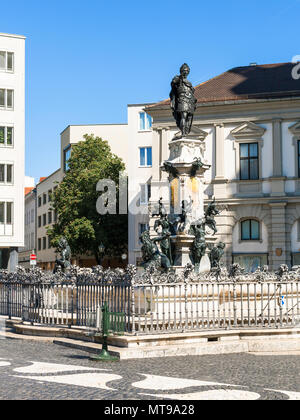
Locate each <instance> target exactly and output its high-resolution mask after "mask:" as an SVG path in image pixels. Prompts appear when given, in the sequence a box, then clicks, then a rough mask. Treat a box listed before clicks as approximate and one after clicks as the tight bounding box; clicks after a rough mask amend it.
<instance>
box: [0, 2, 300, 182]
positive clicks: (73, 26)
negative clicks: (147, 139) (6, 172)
mask: <svg viewBox="0 0 300 420" xmlns="http://www.w3.org/2000/svg"><path fill="white" fill-rule="evenodd" d="M1 14H2V16H5V19H1V28H0V32H8V33H17V34H22V35H26V36H27V38H28V39H27V68H26V98H27V99H26V101H27V102H26V103H27V109H26V126H27V128H26V174H27V175H29V176H33V177H35V178H39V177H40V176H47V175H49V174H50V173H51V172H53V171H55V170H56V169H57V168H58V167H59V142H60V132H61V131H63V129H64V128H65V127H66V126H67V125H69V124H93V123H99V124H100V123H122V122H126V121H127V110H126V105H127V104H128V103H142V102H155V101H158V100H161V99H165V98H167V97H168V94H169V91H170V81H171V79H172V77H173V76H174V75H175V74H176V73H177V72H178V68H179V67H180V65H181V64H182V63H183V62H187V63H188V64H189V65H190V67H191V75H190V80H191V81H192V82H193V83H194V84H198V83H200V82H203V81H205V80H207V79H208V78H210V77H213V76H215V75H217V74H219V73H222V72H223V71H226V70H228V69H230V68H232V67H235V66H241V65H248V64H249V63H250V62H257V63H258V64H265V63H275V62H287V61H291V59H292V57H293V56H295V55H298V54H300V45H299V29H298V28H299V15H300V0H260V1H258V0H251V1H250V0H249V1H243V0H227V1H224V0H215V1H214V0H211V1H202V0H190V1H179V0H160V1H159V0H150V1H141V0H139V1H136V0H127V1H121V0H110V1H107V0H105V1H103V0H86V1H81V0H60V1H57V0H51V1H49V0H45V1H40V0H13V1H11V2H2V3H1Z"/></svg>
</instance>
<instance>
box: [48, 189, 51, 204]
mask: <svg viewBox="0 0 300 420" xmlns="http://www.w3.org/2000/svg"><path fill="white" fill-rule="evenodd" d="M51 200H52V190H49V191H48V202H49V203H50V201H51Z"/></svg>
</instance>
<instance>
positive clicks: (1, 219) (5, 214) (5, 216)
mask: <svg viewBox="0 0 300 420" xmlns="http://www.w3.org/2000/svg"><path fill="white" fill-rule="evenodd" d="M12 234H13V203H12V202H5V201H1V202H0V236H11V235H12Z"/></svg>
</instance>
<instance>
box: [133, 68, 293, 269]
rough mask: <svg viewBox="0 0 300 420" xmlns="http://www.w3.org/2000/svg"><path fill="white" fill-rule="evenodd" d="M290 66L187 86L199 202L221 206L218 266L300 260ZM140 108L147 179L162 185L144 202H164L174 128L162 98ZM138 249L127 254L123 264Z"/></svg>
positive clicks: (274, 264) (248, 266) (228, 74)
mask: <svg viewBox="0 0 300 420" xmlns="http://www.w3.org/2000/svg"><path fill="white" fill-rule="evenodd" d="M293 66H294V64H292V63H285V64H270V65H262V66H260V65H251V66H247V67H238V68H234V69H231V70H229V71H227V72H225V73H223V74H221V75H220V76H217V77H215V78H213V79H211V80H209V81H207V82H205V83H202V84H201V85H199V86H196V88H195V96H196V98H197V100H198V103H197V109H196V111H195V115H194V123H193V127H195V130H194V131H195V136H198V137H199V138H202V139H205V159H206V160H207V161H208V162H209V163H210V164H211V168H210V170H209V171H207V172H206V174H205V202H206V204H208V203H209V201H210V200H212V198H213V197H215V199H216V202H217V204H218V206H219V207H220V208H221V210H222V212H221V214H220V215H219V216H218V217H217V218H216V222H217V225H218V233H217V237H218V240H220V241H223V242H224V243H225V244H226V251H225V257H224V262H225V263H226V265H230V264H231V263H233V262H238V263H239V264H240V265H242V266H243V267H245V268H246V270H248V271H253V270H255V269H256V268H257V267H258V266H263V265H268V266H269V267H270V269H277V268H278V266H279V265H280V264H287V265H289V266H292V265H298V264H299V265H300V85H299V81H298V80H295V79H293V77H292V71H293ZM145 110H146V112H147V113H148V114H149V115H151V117H152V118H153V138H152V149H153V162H152V174H151V183H152V184H153V185H155V184H157V185H159V184H160V183H163V184H162V185H163V186H162V188H163V192H162V190H161V189H160V188H158V189H152V196H151V201H152V202H153V203H155V202H157V200H158V199H159V198H160V197H163V198H164V200H165V202H166V204H167V203H168V201H169V197H167V195H168V194H169V193H168V191H167V192H166V187H165V184H166V182H167V174H166V173H165V172H163V171H162V169H161V168H162V163H163V162H164V161H165V160H167V159H168V156H169V147H168V144H169V142H170V141H172V139H173V137H174V135H175V133H176V132H178V129H177V128H176V124H175V121H174V119H173V116H172V113H171V109H170V102H169V100H166V101H162V102H160V103H157V104H154V105H150V106H148V107H146V108H145ZM191 134H193V131H192V133H191ZM147 222H148V223H150V224H151V219H150V218H149V216H148V221H147ZM140 255H141V254H140V253H139V252H135V253H134V254H133V253H132V254H131V256H132V258H131V260H130V262H132V263H134V262H136V261H137V260H138V259H139V258H140Z"/></svg>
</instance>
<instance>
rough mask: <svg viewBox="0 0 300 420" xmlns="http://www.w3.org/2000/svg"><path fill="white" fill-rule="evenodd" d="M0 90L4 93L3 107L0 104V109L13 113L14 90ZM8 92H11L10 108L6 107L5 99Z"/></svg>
mask: <svg viewBox="0 0 300 420" xmlns="http://www.w3.org/2000/svg"><path fill="white" fill-rule="evenodd" d="M0 90H3V91H4V105H1V104H0V109H2V110H8V111H13V110H14V104H15V91H14V89H6V88H0ZM8 91H10V92H12V106H8V105H7V97H8V95H7V93H8Z"/></svg>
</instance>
